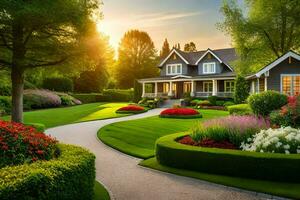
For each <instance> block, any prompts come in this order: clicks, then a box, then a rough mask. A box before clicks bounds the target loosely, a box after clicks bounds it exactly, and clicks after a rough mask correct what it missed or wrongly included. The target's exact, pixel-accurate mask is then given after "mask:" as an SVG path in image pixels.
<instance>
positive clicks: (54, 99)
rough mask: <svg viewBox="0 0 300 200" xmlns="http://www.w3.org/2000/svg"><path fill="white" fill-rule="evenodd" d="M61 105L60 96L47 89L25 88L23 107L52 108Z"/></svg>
mask: <svg viewBox="0 0 300 200" xmlns="http://www.w3.org/2000/svg"><path fill="white" fill-rule="evenodd" d="M60 105H61V99H60V97H59V96H58V95H57V94H55V93H54V92H51V91H48V90H25V91H24V108H25V109H37V108H53V107H59V106H60Z"/></svg>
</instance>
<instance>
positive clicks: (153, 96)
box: [144, 92, 168, 98]
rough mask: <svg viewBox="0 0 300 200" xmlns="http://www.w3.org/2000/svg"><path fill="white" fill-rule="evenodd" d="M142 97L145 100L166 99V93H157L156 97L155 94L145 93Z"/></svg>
mask: <svg viewBox="0 0 300 200" xmlns="http://www.w3.org/2000/svg"><path fill="white" fill-rule="evenodd" d="M144 97H147V98H156V97H168V93H164V92H158V93H157V95H155V93H145V94H144Z"/></svg>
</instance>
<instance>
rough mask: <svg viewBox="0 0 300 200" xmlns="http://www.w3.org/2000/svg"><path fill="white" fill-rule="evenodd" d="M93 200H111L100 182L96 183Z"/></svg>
mask: <svg viewBox="0 0 300 200" xmlns="http://www.w3.org/2000/svg"><path fill="white" fill-rule="evenodd" d="M93 200H110V197H109V193H108V192H107V190H106V189H105V188H104V186H103V185H101V183H99V182H98V181H95V185H94V198H93Z"/></svg>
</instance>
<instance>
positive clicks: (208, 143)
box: [178, 136, 238, 149]
mask: <svg viewBox="0 0 300 200" xmlns="http://www.w3.org/2000/svg"><path fill="white" fill-rule="evenodd" d="M178 142H179V143H181V144H185V145H191V146H201V147H209V148H221V149H238V148H237V147H236V146H235V145H234V144H232V143H230V142H228V141H215V140H213V139H209V138H205V139H203V140H201V141H200V142H196V141H194V140H193V139H192V138H191V136H184V137H183V138H181V139H179V140H178Z"/></svg>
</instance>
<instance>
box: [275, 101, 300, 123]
mask: <svg viewBox="0 0 300 200" xmlns="http://www.w3.org/2000/svg"><path fill="white" fill-rule="evenodd" d="M270 119H271V122H272V123H273V124H274V125H277V126H284V127H286V126H291V127H299V126H300V97H299V96H298V97H295V96H290V97H288V104H287V105H285V106H283V107H282V108H281V110H280V111H272V112H271V113H270Z"/></svg>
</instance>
